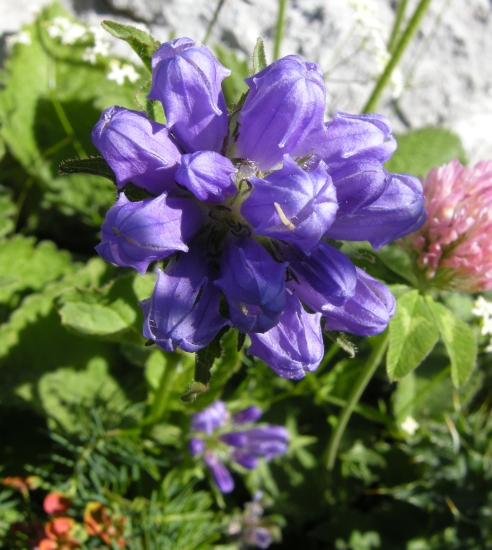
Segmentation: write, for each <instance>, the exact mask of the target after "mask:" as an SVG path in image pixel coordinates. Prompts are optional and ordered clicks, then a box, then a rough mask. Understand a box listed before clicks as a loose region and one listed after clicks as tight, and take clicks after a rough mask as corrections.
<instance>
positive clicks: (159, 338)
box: [139, 243, 229, 352]
mask: <svg viewBox="0 0 492 550" xmlns="http://www.w3.org/2000/svg"><path fill="white" fill-rule="evenodd" d="M201 248H203V247H202V246H201V244H200V243H198V244H196V243H195V246H194V247H193V248H191V247H190V251H189V252H188V253H187V254H180V255H179V256H178V258H177V259H176V261H175V262H173V263H171V264H170V265H168V266H167V268H166V271H165V272H163V271H161V270H158V272H157V283H156V285H155V289H154V293H153V294H152V296H151V297H150V298H149V299H147V300H143V301H142V302H140V304H139V305H140V307H141V308H142V309H143V312H144V317H145V320H144V325H143V334H144V336H145V337H146V338H149V339H151V340H153V341H154V342H155V343H156V344H157V345H158V346H159V347H160V348H162V349H163V350H165V351H175V350H176V348H179V349H182V350H184V351H189V352H194V351H197V350H199V349H201V348H203V347H205V346H206V345H207V344H209V343H210V342H211V341H212V340H213V338H214V337H215V335H216V334H217V332H219V330H220V329H221V328H223V327H224V326H226V325H228V324H229V322H228V321H227V320H226V319H224V318H223V317H221V316H220V314H219V302H220V292H219V289H218V288H217V287H215V286H214V284H213V279H214V274H213V272H212V270H211V268H210V267H209V266H208V263H207V260H206V258H205V255H204V253H203V250H201Z"/></svg>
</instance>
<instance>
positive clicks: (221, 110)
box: [148, 38, 231, 153]
mask: <svg viewBox="0 0 492 550" xmlns="http://www.w3.org/2000/svg"><path fill="white" fill-rule="evenodd" d="M230 74H231V71H229V69H226V68H225V67H223V66H222V65H221V64H220V63H219V62H218V61H217V59H216V57H215V56H214V55H213V54H212V52H211V51H210V50H209V49H208V48H206V47H205V46H202V45H197V44H196V43H195V42H194V40H191V39H190V38H178V39H176V40H171V41H170V42H166V43H165V44H163V45H162V46H161V47H160V48H159V49H158V50H157V51H156V52H155V53H154V55H153V57H152V87H151V89H150V93H149V96H148V97H149V98H150V99H157V100H158V101H160V102H161V103H162V105H163V107H164V112H165V113H166V118H167V125H168V127H169V129H171V130H172V132H173V134H174V135H175V136H176V138H177V140H178V141H179V143H180V145H181V146H182V147H183V148H184V149H185V151H186V152H187V153H195V152H196V151H203V150H210V151H220V150H221V148H222V143H223V141H224V138H225V136H226V134H227V109H226V105H225V100H224V95H223V94H222V88H221V82H222V80H223V79H224V78H225V77H226V76H229V75H230Z"/></svg>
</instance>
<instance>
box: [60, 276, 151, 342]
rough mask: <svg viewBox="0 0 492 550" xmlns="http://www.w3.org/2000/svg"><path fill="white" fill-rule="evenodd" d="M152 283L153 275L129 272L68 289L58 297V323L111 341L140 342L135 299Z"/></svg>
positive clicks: (140, 320)
mask: <svg viewBox="0 0 492 550" xmlns="http://www.w3.org/2000/svg"><path fill="white" fill-rule="evenodd" d="M142 281H145V282H143V283H142ZM154 283H155V278H154V277H153V275H149V276H148V277H140V276H138V275H135V274H133V273H132V274H129V275H123V276H121V277H118V278H116V279H114V280H113V281H111V282H110V283H108V284H107V285H106V286H104V287H102V288H91V289H87V290H80V289H73V290H71V291H68V292H66V293H64V294H63V295H62V296H61V298H60V301H59V302H60V304H61V307H60V316H61V319H62V324H63V325H64V326H65V327H68V328H70V329H72V330H74V331H76V332H78V333H80V334H85V335H88V336H98V337H100V338H105V339H107V340H110V341H113V342H125V343H132V342H133V343H137V344H138V343H143V342H144V340H143V336H142V324H143V314H142V310H141V308H140V307H139V306H138V301H139V299H140V298H141V297H148V296H149V295H150V293H151V292H152V289H153V286H154ZM142 294H144V296H142ZM139 295H140V296H139Z"/></svg>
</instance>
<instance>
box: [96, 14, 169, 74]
mask: <svg viewBox="0 0 492 550" xmlns="http://www.w3.org/2000/svg"><path fill="white" fill-rule="evenodd" d="M101 26H102V28H103V29H104V30H106V31H108V32H109V33H110V34H112V35H113V36H115V37H116V38H120V39H121V40H125V42H128V44H130V46H131V47H132V48H133V51H134V52H135V53H136V54H137V55H138V57H140V59H141V60H142V62H143V64H144V65H145V67H146V69H147V70H148V71H149V73H150V74H152V66H151V61H152V56H153V55H154V53H155V51H156V50H157V48H158V47H159V46H160V45H161V43H160V42H159V41H158V40H156V39H155V38H154V37H152V36H151V35H150V34H149V33H147V32H145V31H142V30H140V29H137V28H136V27H132V26H131V25H122V24H121V23H116V22H115V21H107V20H106V21H103V22H102V23H101Z"/></svg>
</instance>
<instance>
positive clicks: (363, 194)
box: [331, 159, 388, 218]
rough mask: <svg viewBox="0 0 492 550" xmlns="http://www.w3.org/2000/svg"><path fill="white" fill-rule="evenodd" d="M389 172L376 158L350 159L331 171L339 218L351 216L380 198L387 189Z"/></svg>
mask: <svg viewBox="0 0 492 550" xmlns="http://www.w3.org/2000/svg"><path fill="white" fill-rule="evenodd" d="M387 174H388V173H387V172H386V170H383V165H382V164H381V163H380V162H379V161H378V160H375V159H363V160H353V161H351V160H349V161H346V162H344V163H343V164H340V166H339V168H338V169H336V170H333V171H331V177H332V179H333V183H334V184H335V187H336V190H337V199H338V212H337V218H340V217H341V216H343V215H349V216H350V215H351V214H353V213H354V212H355V211H357V210H358V209H360V208H363V207H364V206H367V205H370V204H371V203H373V202H374V201H375V200H376V199H378V198H379V197H380V196H381V195H382V193H383V192H384V190H385V189H386V186H387V183H388V178H387Z"/></svg>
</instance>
